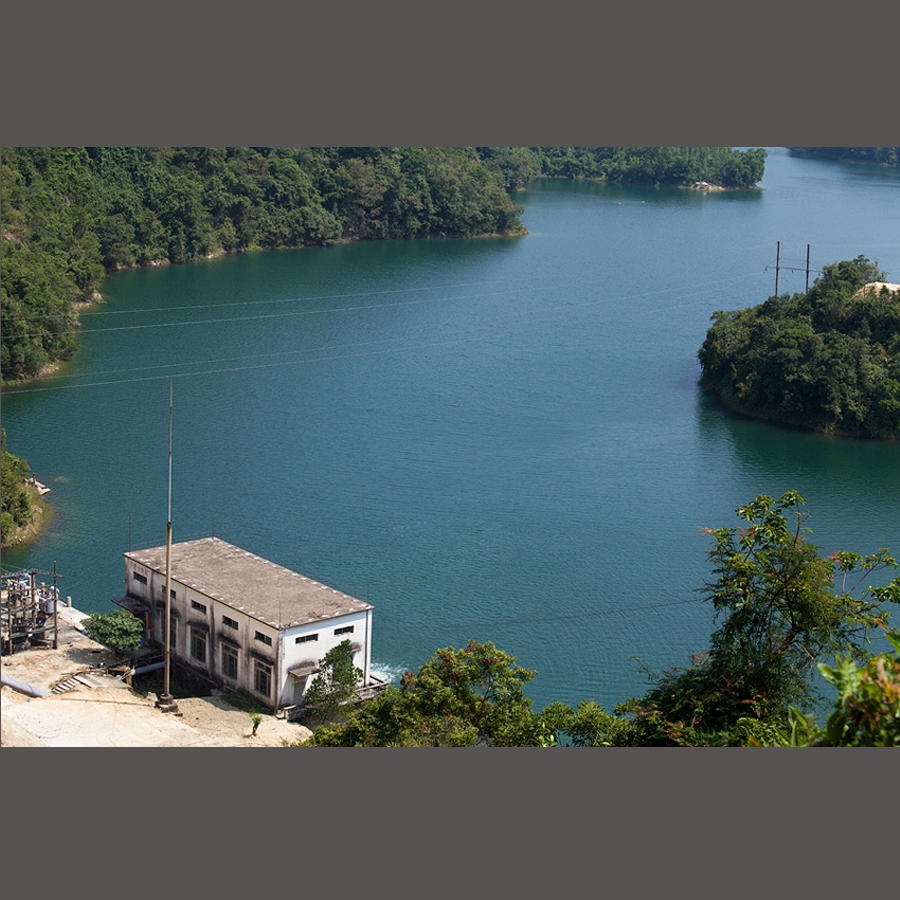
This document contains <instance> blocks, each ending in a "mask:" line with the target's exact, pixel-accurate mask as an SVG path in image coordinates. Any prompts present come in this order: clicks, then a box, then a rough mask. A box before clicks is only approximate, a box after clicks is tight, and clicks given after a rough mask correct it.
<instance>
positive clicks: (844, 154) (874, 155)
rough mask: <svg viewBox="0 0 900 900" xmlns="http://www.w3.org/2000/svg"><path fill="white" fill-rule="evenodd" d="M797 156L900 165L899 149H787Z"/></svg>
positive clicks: (880, 164) (881, 164)
mask: <svg viewBox="0 0 900 900" xmlns="http://www.w3.org/2000/svg"><path fill="white" fill-rule="evenodd" d="M788 150H790V151H791V153H793V154H796V155H797V156H811V157H815V158H816V159H833V160H837V161H839V162H856V163H874V164H875V165H879V166H898V165H900V147H788Z"/></svg>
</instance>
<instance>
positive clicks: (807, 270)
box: [806, 244, 809, 294]
mask: <svg viewBox="0 0 900 900" xmlns="http://www.w3.org/2000/svg"><path fill="white" fill-rule="evenodd" d="M806 293H807V294H808V293H809V244H807V245H806Z"/></svg>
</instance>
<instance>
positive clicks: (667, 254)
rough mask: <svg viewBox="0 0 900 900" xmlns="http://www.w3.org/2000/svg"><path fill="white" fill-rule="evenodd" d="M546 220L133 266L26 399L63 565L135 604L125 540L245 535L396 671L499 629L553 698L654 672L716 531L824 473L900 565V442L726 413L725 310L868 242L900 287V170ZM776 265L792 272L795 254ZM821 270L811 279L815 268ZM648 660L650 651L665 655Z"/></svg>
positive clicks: (94, 597) (705, 573) (660, 196)
mask: <svg viewBox="0 0 900 900" xmlns="http://www.w3.org/2000/svg"><path fill="white" fill-rule="evenodd" d="M517 200H518V201H519V202H520V203H521V204H522V205H523V207H524V217H523V221H524V224H525V226H526V228H527V229H528V231H529V234H528V235H527V236H524V237H518V238H481V239H473V240H432V241H414V242H404V241H385V242H378V243H361V244H353V245H346V246H338V247H330V248H310V249H304V250H298V251H279V252H272V253H254V254H244V255H234V256H228V257H224V258H221V259H216V260H211V261H204V262H198V263H193V264H190V265H186V266H165V267H159V268H148V269H140V270H136V271H129V272H121V273H118V274H115V275H113V276H111V277H110V278H108V279H107V281H106V282H105V283H104V285H103V287H102V291H103V294H104V296H105V297H106V298H107V301H108V302H107V303H106V304H105V305H103V306H101V307H98V309H97V310H96V311H95V312H93V313H90V314H86V315H84V316H83V318H82V322H83V328H82V329H81V331H80V342H81V346H82V350H81V351H80V352H79V353H78V355H77V356H76V358H75V360H74V361H73V362H72V363H70V364H68V365H67V366H66V368H65V370H64V371H62V372H61V373H60V375H59V376H58V377H55V378H52V379H47V380H45V381H43V382H40V383H38V384H34V385H30V386H28V387H26V388H24V389H16V390H7V391H4V396H3V427H4V428H5V429H6V432H7V438H8V442H9V447H10V449H11V450H12V452H14V453H16V454H17V455H20V456H23V457H25V459H27V461H28V463H29V465H30V466H31V468H32V469H33V470H34V472H35V474H36V476H37V478H38V479H39V480H40V481H42V482H43V483H45V484H47V485H48V486H49V487H50V488H51V489H52V493H51V494H50V495H49V496H48V499H49V500H50V502H51V504H52V506H53V510H54V517H53V520H52V522H51V524H50V526H49V528H48V529H47V531H46V532H45V534H44V535H43V537H42V538H41V540H40V541H38V542H37V543H36V544H34V545H33V546H31V547H28V548H25V549H19V550H15V551H7V552H5V553H4V558H3V568H4V571H8V570H10V569H15V568H19V567H34V568H37V569H39V570H42V571H52V570H53V566H54V564H56V566H57V569H58V572H59V574H60V575H61V578H60V581H59V586H60V590H61V593H62V594H63V595H70V596H71V597H72V599H73V604H74V605H75V606H77V607H79V608H80V609H83V610H85V611H93V610H105V609H109V608H111V604H110V599H111V598H112V597H115V596H119V595H120V594H121V593H122V589H123V579H124V564H123V560H122V553H123V552H125V551H127V550H128V549H129V547H135V548H136V547H139V546H141V547H143V546H151V545H159V544H163V543H165V536H166V520H167V479H168V438H169V432H168V428H169V390H170V380H171V382H172V384H173V396H174V414H173V455H172V470H173V495H172V523H173V534H174V540H175V541H180V540H188V539H190V538H195V537H202V536H208V535H210V534H213V533H214V534H215V535H216V536H217V537H221V538H223V539H225V540H228V541H230V542H232V543H234V544H238V545H240V546H242V547H244V548H246V549H248V550H250V551H252V552H255V553H258V554H259V555H261V556H264V557H266V558H269V559H272V560H274V561H276V562H279V563H281V564H283V565H285V566H288V567H289V568H292V569H296V570H297V571H300V572H302V573H303V574H305V575H307V576H309V577H311V578H314V579H316V580H318V581H321V582H323V583H325V584H328V585H331V586H333V587H335V588H337V589H339V590H341V591H345V592H346V593H349V594H352V595H353V596H356V597H359V598H361V599H366V598H368V599H369V600H370V602H371V603H372V604H373V605H374V606H375V615H374V632H373V634H374V637H373V656H374V660H375V663H376V665H375V669H376V671H380V672H381V673H382V674H383V675H386V676H388V677H391V678H397V677H399V675H400V674H401V673H402V672H403V671H404V670H406V669H416V668H417V667H418V666H420V665H421V664H423V663H424V662H425V661H426V660H427V659H428V658H429V657H430V656H431V655H432V653H433V652H434V650H435V649H437V648H439V647H446V646H456V647H459V646H462V645H464V644H465V642H466V641H467V640H468V639H469V638H470V637H471V638H476V639H478V640H491V641H493V642H494V643H495V644H497V645H498V646H499V647H500V648H502V649H504V650H506V651H508V652H509V653H511V654H513V655H514V656H516V657H517V658H518V662H519V663H520V664H521V665H523V666H526V667H527V668H531V669H536V670H538V672H539V674H538V675H537V677H536V678H535V680H534V681H532V682H531V684H530V686H529V694H530V696H531V697H533V699H534V701H535V706H536V708H541V707H543V706H544V705H546V704H547V703H549V702H551V701H553V700H562V701H564V702H567V703H570V704H573V705H574V704H577V703H578V702H579V701H580V700H581V699H595V700H597V702H599V703H601V704H603V705H604V706H606V707H607V708H610V709H611V708H612V707H613V706H614V705H615V704H616V703H617V702H619V701H620V700H623V699H625V698H627V697H629V696H636V695H637V696H639V695H640V694H642V693H643V692H644V690H645V688H646V683H647V681H646V675H644V674H642V672H641V671H640V669H641V667H642V666H644V667H646V668H648V669H650V670H651V671H660V670H662V669H664V668H669V667H672V666H680V665H687V664H689V662H690V656H691V653H693V652H695V651H700V650H703V649H704V648H705V647H706V645H707V640H708V636H709V633H710V630H711V628H712V626H713V619H712V614H711V609H710V608H709V606H708V604H704V603H703V602H701V601H700V599H699V596H698V594H697V589H698V588H701V587H702V585H703V583H704V581H705V580H706V579H707V578H708V577H710V575H711V573H710V569H709V565H708V560H707V555H706V553H707V550H708V549H710V547H711V543H710V540H709V538H708V537H704V536H703V535H702V534H701V530H702V529H703V528H704V527H705V526H709V527H719V526H723V525H734V524H737V520H736V519H735V516H734V510H735V509H736V508H737V507H738V506H740V505H743V504H745V503H747V502H749V501H750V500H752V499H753V498H754V497H755V496H756V495H757V494H759V493H764V494H768V495H770V496H779V495H780V494H781V492H783V491H785V490H788V489H796V490H799V491H800V492H801V493H802V494H803V495H804V496H805V498H806V500H807V511H808V513H809V515H810V518H809V522H808V525H809V527H811V528H812V529H813V535H812V540H813V541H814V542H815V543H817V544H819V545H820V546H821V547H822V549H823V550H824V551H825V552H831V551H833V550H837V549H847V550H857V551H859V552H864V553H865V552H871V551H874V550H876V549H878V548H880V547H888V548H890V549H891V550H892V551H893V552H894V553H895V554H898V555H900V494H898V485H900V444H898V443H866V442H862V441H853V440H842V439H835V438H828V437H824V436H821V435H815V434H807V433H805V432H801V431H795V430H791V429H784V428H779V427H776V426H772V425H768V424H765V423H760V422H754V421H751V420H748V419H745V418H742V417H740V416H736V415H733V414H731V413H728V412H726V411H725V410H723V409H722V408H721V407H720V406H719V405H718V403H717V402H715V400H714V399H712V398H710V397H708V396H706V395H704V394H703V393H702V392H701V391H700V390H699V388H698V386H697V379H698V376H699V366H698V363H697V358H696V353H697V350H698V348H699V347H700V345H701V344H702V342H703V339H704V337H705V334H706V329H707V327H708V325H709V319H710V316H711V314H712V313H713V312H714V311H715V310H722V309H737V308H742V307H746V306H750V305H754V304H757V303H760V302H762V301H763V300H765V299H766V298H767V297H768V296H769V295H770V294H772V293H773V292H774V288H775V271H774V268H771V267H774V264H775V259H776V245H777V243H778V242H779V241H780V243H781V266H782V267H783V268H782V270H781V272H780V274H779V292H781V293H783V292H785V291H790V292H793V291H802V290H804V289H805V281H806V273H805V271H793V272H791V271H788V270H787V269H786V268H784V267H794V268H799V269H802V268H803V267H805V265H806V250H807V244H809V245H810V264H811V267H812V268H813V269H820V268H821V267H822V266H823V265H825V264H829V263H833V262H836V261H838V260H842V259H852V258H854V257H856V256H858V255H860V254H862V255H865V256H867V257H869V258H870V259H872V260H877V261H878V262H879V264H880V267H881V268H882V269H885V270H886V271H887V273H888V275H889V277H890V279H891V280H893V281H900V202H898V200H900V173H897V172H894V171H891V170H887V169H882V168H879V167H873V166H858V165H847V164H841V163H836V162H825V161H817V160H810V159H801V158H795V157H792V156H790V155H789V154H788V152H787V151H786V150H784V149H778V148H774V149H772V150H771V151H770V155H769V159H768V161H767V166H766V174H765V179H764V181H763V183H762V185H761V187H760V189H757V190H754V191H746V192H737V193H732V192H724V193H701V192H694V191H687V190H678V189H665V188H647V187H615V186H605V185H598V184H591V183H570V182H562V181H555V180H539V181H536V182H534V183H533V184H531V185H530V186H529V187H528V189H527V190H525V191H523V192H521V193H520V194H518V195H517ZM767 267H770V268H767ZM814 277H815V272H813V274H812V275H811V276H810V281H812V279H813V278H814ZM635 658H637V659H639V660H640V662H638V661H636V659H635Z"/></svg>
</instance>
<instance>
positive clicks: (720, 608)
mask: <svg viewBox="0 0 900 900" xmlns="http://www.w3.org/2000/svg"><path fill="white" fill-rule="evenodd" d="M804 502H805V501H804V499H803V497H802V496H801V495H800V494H799V493H797V492H796V491H788V492H786V493H784V494H783V495H782V496H781V498H780V499H779V500H777V501H776V500H773V499H772V498H771V497H766V496H763V495H760V496H758V497H757V498H756V499H755V500H754V501H753V502H752V503H750V504H748V505H747V506H742V507H740V508H739V509H738V510H737V515H738V517H739V518H741V519H743V520H744V521H746V522H747V523H748V525H747V526H745V527H734V528H718V529H707V533H708V534H710V535H711V536H712V538H713V540H714V542H715V546H714V548H713V549H712V551H710V557H711V559H712V562H713V566H714V568H713V572H714V575H715V577H714V579H713V580H712V581H710V582H708V583H707V584H706V585H705V586H704V588H702V589H701V590H702V592H703V594H704V599H706V600H708V601H710V602H711V603H712V604H713V606H714V607H715V610H716V613H717V617H718V618H720V619H722V621H721V624H720V625H719V626H718V627H717V629H716V630H715V632H714V633H713V635H712V637H711V639H710V647H709V651H708V653H706V654H705V655H704V656H701V657H698V658H697V660H696V661H695V664H694V665H693V666H692V667H691V668H690V669H687V670H684V671H681V672H676V673H666V674H665V675H664V676H663V677H662V678H660V679H659V681H658V682H657V684H656V685H655V686H654V687H653V688H652V689H651V690H650V691H649V692H648V694H647V695H646V696H645V697H644V698H642V699H641V700H639V701H634V702H633V703H632V704H631V706H630V710H631V714H632V716H633V721H634V724H635V731H634V733H633V734H632V735H630V740H632V741H633V742H635V743H685V744H695V743H701V744H702V743H733V742H736V741H737V737H736V735H737V732H736V730H735V729H736V728H737V723H738V721H739V720H741V719H746V718H751V719H759V720H762V721H763V722H768V723H772V724H775V725H783V724H785V723H786V722H787V720H788V715H789V710H790V708H791V707H792V706H804V705H806V706H809V705H812V704H813V703H814V702H815V700H816V699H817V698H818V696H819V691H818V690H817V688H816V686H815V684H814V682H813V677H812V676H813V674H814V673H815V671H816V666H817V664H818V663H819V662H820V661H822V660H823V659H831V658H834V657H835V656H836V655H838V654H841V653H849V655H850V658H851V659H853V660H856V661H859V662H863V663H866V662H868V661H869V660H870V659H871V653H870V652H869V650H868V645H869V641H870V636H871V634H872V633H873V631H874V630H875V629H876V628H879V627H883V626H884V624H885V622H886V620H887V618H888V616H889V613H888V612H887V611H886V610H885V608H884V607H885V604H887V603H895V602H900V578H895V579H894V580H893V581H891V582H890V583H889V584H887V585H885V586H883V587H874V588H873V587H866V588H862V590H861V591H860V588H861V586H862V584H863V582H864V581H866V580H867V579H868V578H869V577H870V576H871V575H873V574H874V573H876V572H879V571H883V570H887V569H896V568H897V564H896V562H895V561H894V559H893V558H892V557H891V556H890V554H889V553H888V552H887V550H880V551H878V552H877V553H874V554H871V555H869V556H865V557H863V556H861V555H860V554H858V553H851V552H846V551H841V552H838V553H834V554H832V555H831V556H828V557H823V556H821V555H820V553H819V548H818V547H816V546H815V545H814V544H812V543H810V542H809V541H808V540H807V538H806V535H807V534H808V533H809V529H808V528H806V527H805V525H804V522H805V519H806V517H805V515H804V514H803V513H802V511H801V506H802V505H803V504H804ZM857 593H858V595H857Z"/></svg>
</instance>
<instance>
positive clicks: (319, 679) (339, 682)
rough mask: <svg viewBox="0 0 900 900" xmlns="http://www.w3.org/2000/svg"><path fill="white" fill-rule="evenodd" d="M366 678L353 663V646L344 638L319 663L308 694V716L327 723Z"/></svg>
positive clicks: (306, 704) (307, 691) (305, 697)
mask: <svg viewBox="0 0 900 900" xmlns="http://www.w3.org/2000/svg"><path fill="white" fill-rule="evenodd" d="M362 678H363V672H362V670H361V669H358V668H356V666H354V665H353V646H352V644H351V643H350V641H349V640H343V641H341V642H340V644H338V645H337V646H336V647H332V648H331V649H330V650H329V651H328V652H327V653H326V654H325V655H324V656H323V657H322V659H321V661H320V662H319V671H318V674H317V675H316V677H315V678H313V680H312V684H310V686H309V687H308V688H307V690H306V694H305V695H304V701H305V706H306V710H307V716H308V717H309V718H310V719H312V720H313V721H317V722H325V721H327V720H328V719H330V718H331V717H332V716H333V715H334V714H335V713H336V712H337V711H338V710H339V709H340V708H341V707H342V706H343V705H344V704H346V703H347V702H349V701H350V700H351V699H352V697H353V694H354V691H355V690H356V688H357V686H358V685H359V684H360V682H361V681H362Z"/></svg>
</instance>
